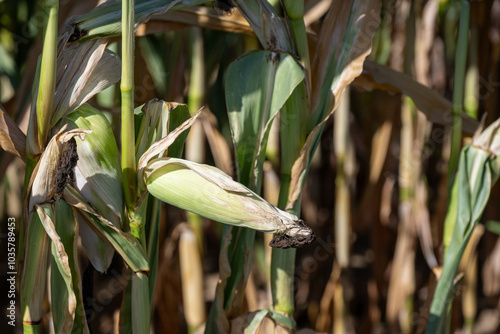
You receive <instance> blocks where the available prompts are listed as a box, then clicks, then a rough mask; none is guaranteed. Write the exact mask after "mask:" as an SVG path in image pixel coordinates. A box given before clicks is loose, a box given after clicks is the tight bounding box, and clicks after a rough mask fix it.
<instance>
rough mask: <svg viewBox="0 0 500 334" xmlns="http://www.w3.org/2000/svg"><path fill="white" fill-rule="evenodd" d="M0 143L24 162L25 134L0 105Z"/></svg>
mask: <svg viewBox="0 0 500 334" xmlns="http://www.w3.org/2000/svg"><path fill="white" fill-rule="evenodd" d="M0 109H1V111H2V113H1V114H0V145H1V146H2V148H3V149H4V150H5V151H7V152H9V153H12V154H14V155H15V156H17V157H18V158H21V159H22V160H23V161H24V162H26V135H25V134H24V133H23V132H22V131H21V130H20V129H19V127H18V126H17V124H16V123H14V121H13V120H12V119H10V117H9V115H7V113H6V112H5V110H4V109H3V107H2V106H1V105H0Z"/></svg>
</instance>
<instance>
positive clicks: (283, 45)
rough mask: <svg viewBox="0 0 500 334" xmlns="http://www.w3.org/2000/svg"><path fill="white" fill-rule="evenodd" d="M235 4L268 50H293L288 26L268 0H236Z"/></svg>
mask: <svg viewBox="0 0 500 334" xmlns="http://www.w3.org/2000/svg"><path fill="white" fill-rule="evenodd" d="M234 5H235V6H236V7H237V8H238V9H239V11H240V12H241V14H242V15H243V16H244V17H245V19H246V20H247V21H248V23H249V24H250V26H251V27H252V30H253V31H254V32H255V34H256V35H257V37H258V38H259V41H260V43H261V44H262V45H263V46H264V49H266V50H271V51H274V50H281V51H286V52H292V51H293V50H292V46H291V45H290V36H289V34H288V30H287V27H286V26H285V24H284V23H283V21H282V20H281V18H280V17H279V16H278V15H277V14H276V12H275V11H274V9H273V7H272V6H271V4H270V3H269V2H268V1H266V0H251V1H248V0H246V1H245V0H235V1H234Z"/></svg>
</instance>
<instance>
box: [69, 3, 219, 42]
mask: <svg viewBox="0 0 500 334" xmlns="http://www.w3.org/2000/svg"><path fill="white" fill-rule="evenodd" d="M210 1H211V0H210ZM210 1H209V0H184V1H181V0H175V1H174V0H138V1H135V3H134V23H135V29H137V27H138V26H139V25H141V24H142V23H144V22H147V21H148V20H149V17H150V16H151V15H153V14H163V13H166V12H168V11H173V10H178V9H182V8H187V7H192V6H197V5H201V4H203V3H206V2H210ZM121 18H122V4H121V2H120V1H107V2H105V3H103V4H102V5H100V6H99V7H97V8H96V9H94V10H92V11H90V12H88V13H86V14H84V15H81V16H78V17H73V18H70V19H69V20H68V22H66V27H67V31H68V32H69V34H70V35H71V36H70V39H69V40H70V42H72V41H86V40H89V39H93V38H100V37H106V38H109V37H115V36H119V35H121V32H122V25H121Z"/></svg>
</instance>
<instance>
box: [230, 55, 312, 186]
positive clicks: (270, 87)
mask: <svg viewBox="0 0 500 334" xmlns="http://www.w3.org/2000/svg"><path fill="white" fill-rule="evenodd" d="M303 80H304V71H303V70H302V68H301V67H300V65H299V64H298V63H297V62H296V61H295V60H294V59H293V57H292V56H290V55H289V54H285V53H278V52H270V51H256V52H250V53H248V54H246V55H245V56H243V57H241V58H240V59H238V60H237V61H235V62H234V63H232V64H231V65H230V66H229V69H228V72H227V76H226V87H227V90H226V104H227V109H228V116H229V122H230V125H231V132H232V137H233V140H234V143H235V146H236V155H237V163H238V168H237V170H238V172H239V173H238V180H239V181H240V182H241V183H243V184H248V185H250V187H254V184H255V180H257V179H259V175H257V174H256V173H257V172H258V171H259V170H261V169H262V164H263V162H264V161H263V160H264V155H263V153H264V152H265V147H266V143H267V137H268V134H269V130H270V125H271V123H272V121H273V120H274V116H275V115H276V114H277V112H278V111H279V110H280V109H281V108H282V107H283V105H284V104H285V102H286V101H287V100H288V98H289V97H290V95H291V94H292V92H293V91H294V89H295V88H296V87H297V85H298V84H299V83H300V82H302V81H303ZM255 186H256V189H258V188H259V187H258V185H255Z"/></svg>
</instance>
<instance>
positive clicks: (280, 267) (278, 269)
mask: <svg viewBox="0 0 500 334" xmlns="http://www.w3.org/2000/svg"><path fill="white" fill-rule="evenodd" d="M289 190H290V175H289V174H288V175H287V174H282V176H281V185H280V195H279V199H278V207H281V208H283V207H285V206H286V204H287V202H288V192H289ZM296 203H300V201H297V202H296ZM297 206H298V205H297ZM299 208H300V206H299ZM299 211H300V209H298V210H292V212H291V213H293V214H295V215H300V212H299ZM295 254H296V249H295V248H290V249H279V248H273V250H272V254H271V292H272V297H273V307H274V309H275V310H276V311H280V312H283V313H286V314H288V315H289V316H291V315H292V314H293V311H294V310H295V302H294V291H293V289H294V278H295V276H294V272H295Z"/></svg>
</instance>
